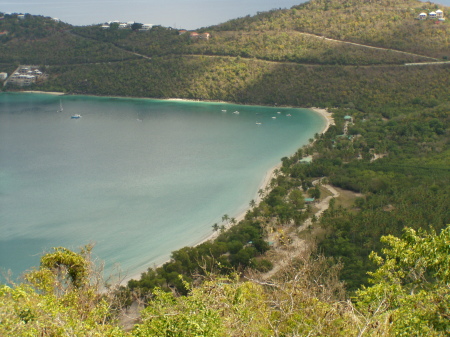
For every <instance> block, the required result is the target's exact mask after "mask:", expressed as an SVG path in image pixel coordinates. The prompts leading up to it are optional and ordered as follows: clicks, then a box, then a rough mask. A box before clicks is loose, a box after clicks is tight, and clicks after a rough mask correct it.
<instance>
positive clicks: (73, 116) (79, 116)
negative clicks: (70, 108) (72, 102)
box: [70, 114, 81, 119]
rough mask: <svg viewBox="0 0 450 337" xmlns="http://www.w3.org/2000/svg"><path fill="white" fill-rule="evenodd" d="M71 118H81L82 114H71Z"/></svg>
mask: <svg viewBox="0 0 450 337" xmlns="http://www.w3.org/2000/svg"><path fill="white" fill-rule="evenodd" d="M70 118H71V119H79V118H81V115H79V114H75V115H72V116H70Z"/></svg>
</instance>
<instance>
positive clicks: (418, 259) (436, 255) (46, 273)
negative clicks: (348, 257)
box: [0, 226, 450, 336]
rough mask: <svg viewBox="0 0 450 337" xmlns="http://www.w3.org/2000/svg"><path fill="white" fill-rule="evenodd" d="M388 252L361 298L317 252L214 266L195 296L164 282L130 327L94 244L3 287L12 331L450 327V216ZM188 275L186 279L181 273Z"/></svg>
mask: <svg viewBox="0 0 450 337" xmlns="http://www.w3.org/2000/svg"><path fill="white" fill-rule="evenodd" d="M383 242H385V243H386V244H387V245H388V246H387V248H385V249H383V256H380V255H378V254H376V253H373V254H372V255H371V258H372V259H374V260H375V262H376V263H377V264H378V265H379V267H378V269H377V270H376V271H375V272H373V273H371V274H370V276H371V283H373V285H372V286H368V287H363V288H361V289H360V290H359V291H358V292H357V293H356V297H355V303H352V302H350V301H347V300H346V295H345V290H344V286H343V283H341V282H340V281H339V280H338V274H339V270H340V268H341V266H340V265H339V264H335V263H334V262H333V261H332V260H330V259H327V258H325V257H323V256H317V255H316V254H315V253H313V252H306V253H305V254H303V255H302V256H301V257H300V258H298V259H297V260H296V261H295V262H294V264H293V265H291V266H289V267H288V268H286V269H285V270H283V271H281V272H280V273H278V274H277V277H276V278H275V279H273V280H271V281H263V280H261V279H260V278H259V276H258V275H257V274H253V275H252V276H248V277H247V280H240V279H239V277H238V276H237V275H234V276H230V277H217V276H216V275H211V274H210V275H208V276H206V277H205V278H204V279H203V282H202V283H201V284H200V285H199V286H196V287H191V286H190V285H188V284H187V283H186V284H185V286H186V288H187V289H188V293H187V296H174V295H173V294H172V293H167V292H163V291H161V290H160V289H154V290H153V295H152V297H151V298H150V299H149V301H148V303H147V306H146V308H145V309H144V310H143V311H142V314H141V322H140V323H138V324H136V325H135V327H134V329H133V330H132V331H130V332H128V333H126V332H124V331H123V330H122V329H121V328H120V327H119V325H118V324H117V321H115V320H114V319H113V318H114V315H113V312H114V311H113V310H112V307H113V298H112V297H111V296H109V295H108V294H109V293H108V292H106V293H103V294H100V293H99V292H98V291H99V288H98V287H97V285H93V284H91V283H90V282H89V280H92V278H93V277H94V276H95V275H93V274H92V271H93V270H92V268H91V265H90V262H89V259H88V256H87V255H86V253H87V252H88V251H86V250H83V251H82V252H81V253H80V254H76V253H74V252H71V251H69V250H67V249H64V248H56V249H55V251H54V252H53V253H50V254H47V255H44V256H43V258H42V260H41V267H40V268H39V270H35V271H32V272H30V273H28V274H27V275H26V279H27V283H23V284H17V285H14V286H13V287H8V286H2V287H1V288H0V304H1V307H0V319H1V324H0V333H1V335H2V336H294V335H302V336H304V335H308V336H349V335H351V336H352V335H354V336H356V335H358V336H363V335H367V336H371V335H377V336H378V335H382V336H445V335H446V334H447V332H448V331H449V329H450V320H449V312H450V301H449V297H450V272H449V271H450V226H447V228H445V229H444V230H442V231H441V233H440V234H436V233H435V232H434V231H430V232H429V233H427V232H425V231H423V230H421V231H418V232H416V231H414V230H413V229H409V228H407V229H405V231H404V234H403V236H402V237H401V238H398V237H394V236H386V237H383ZM181 282H184V281H183V280H181Z"/></svg>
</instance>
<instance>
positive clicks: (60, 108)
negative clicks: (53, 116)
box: [58, 100, 64, 112]
mask: <svg viewBox="0 0 450 337" xmlns="http://www.w3.org/2000/svg"><path fill="white" fill-rule="evenodd" d="M63 110H64V109H63V105H62V102H61V100H59V110H58V112H63Z"/></svg>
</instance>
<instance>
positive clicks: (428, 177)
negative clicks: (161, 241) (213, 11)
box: [0, 0, 450, 336]
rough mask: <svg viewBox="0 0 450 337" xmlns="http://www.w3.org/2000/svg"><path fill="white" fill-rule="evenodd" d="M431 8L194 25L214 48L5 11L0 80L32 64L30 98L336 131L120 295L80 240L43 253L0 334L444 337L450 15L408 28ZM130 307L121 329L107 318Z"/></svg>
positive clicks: (345, 10)
mask: <svg viewBox="0 0 450 337" xmlns="http://www.w3.org/2000/svg"><path fill="white" fill-rule="evenodd" d="M437 8H440V9H441V10H443V11H444V14H445V15H446V16H448V15H449V13H450V9H449V8H448V7H438V6H437V5H434V4H432V3H430V2H427V3H424V2H419V1H413V0H404V1H400V0H392V1H388V0H380V1H375V0H373V1H370V0H329V1H326V0H312V1H309V2H307V3H305V4H302V5H299V6H295V7H293V8H291V9H286V10H273V11H269V12H264V13H259V14H258V15H255V16H253V17H245V18H239V19H235V20H231V21H229V22H226V23H223V24H220V25H217V26H213V27H208V28H203V29H199V30H198V31H197V33H200V34H202V33H209V34H210V37H209V38H198V37H195V34H194V36H191V34H190V32H185V33H183V34H180V33H181V32H180V31H178V30H175V29H172V28H170V27H159V26H157V27H153V28H152V29H151V30H148V31H139V30H132V29H119V27H118V26H117V25H113V26H112V27H110V28H106V29H105V28H102V27H101V25H95V26H86V27H73V26H70V25H66V24H63V23H56V22H53V21H51V19H49V18H44V17H35V16H28V15H27V16H25V18H24V19H19V18H18V17H17V15H5V16H4V18H3V19H1V20H0V32H3V34H1V35H0V42H1V44H0V72H1V71H8V72H10V69H14V68H16V67H17V66H18V65H19V64H35V65H40V66H41V68H42V70H43V71H45V72H46V73H47V74H48V79H47V80H46V81H43V82H39V83H36V84H34V85H33V86H32V87H31V89H36V90H44V91H62V92H65V93H68V94H94V95H111V96H129V97H152V98H174V97H178V98H190V99H199V100H224V101H230V102H237V103H244V104H267V105H275V104H276V105H293V106H300V107H311V106H316V107H323V108H327V109H328V110H329V111H330V112H332V113H333V117H334V120H335V125H333V126H331V127H330V128H329V130H328V131H327V132H326V133H325V134H323V135H318V134H316V136H315V137H314V142H312V143H311V144H310V145H309V146H306V147H305V148H302V149H299V150H298V151H297V152H296V153H295V154H293V155H292V156H290V157H285V158H282V159H281V160H282V166H281V168H280V169H279V170H277V171H276V174H275V177H274V178H273V179H272V181H271V183H270V188H268V189H266V190H261V191H260V195H261V197H262V201H261V203H260V204H259V205H257V204H256V203H255V202H254V201H249V202H250V207H251V209H250V210H249V211H248V212H247V214H246V216H245V219H244V220H243V221H241V222H240V223H238V224H235V225H234V226H233V227H232V228H231V229H230V230H227V231H225V230H224V229H225V227H226V226H227V225H229V224H234V222H235V221H233V220H234V219H230V218H229V217H228V216H227V215H224V216H223V218H222V219H223V223H221V224H211V225H212V230H219V231H220V235H219V236H218V238H217V240H215V241H214V242H207V243H204V244H201V245H199V246H198V247H185V248H183V249H180V250H179V251H176V252H173V254H172V257H171V261H169V262H167V263H166V264H164V265H163V266H161V267H160V268H156V269H149V270H147V271H146V272H145V273H143V274H142V275H141V278H140V279H139V280H131V281H130V282H129V283H128V285H127V286H126V287H123V288H121V289H120V291H117V292H113V291H111V292H106V293H105V294H104V296H103V295H102V296H99V295H98V292H96V291H97V290H98V286H99V284H100V283H95V284H92V281H93V280H94V278H93V274H92V273H93V269H92V265H91V263H90V262H89V259H88V256H89V251H90V248H89V249H84V250H83V251H82V252H81V253H80V254H76V253H73V252H70V251H67V250H65V249H63V248H58V249H56V250H55V251H54V252H52V253H50V254H47V255H45V256H44V258H43V260H42V262H41V266H40V268H39V270H36V271H34V272H30V273H28V274H27V276H26V280H27V282H28V283H27V284H16V285H13V286H12V287H11V288H8V287H0V317H1V322H2V324H0V335H5V336H10V335H11V334H10V331H15V332H17V333H15V335H42V336H50V335H51V336H60V335H80V336H81V335H89V334H91V335H95V334H97V335H102V334H103V335H111V336H121V335H123V336H125V335H127V336H152V335H158V336H166V335H167V336H173V335H183V336H199V335H203V336H244V335H245V336H294V335H298V336H300V335H302V336H303V335H304V336H306V335H309V336H341V335H346V336H356V335H358V336H366V335H367V336H375V335H377V336H396V335H408V336H446V335H448V331H450V323H449V322H450V320H449V314H448V313H449V312H450V306H449V303H450V302H449V301H448V298H449V286H448V285H449V279H450V278H449V270H450V251H449V245H448V243H449V240H450V236H449V234H450V232H449V228H448V224H450V211H449V210H450V171H449V165H448V164H449V162H450V149H449V144H450V63H448V58H449V57H450V45H449V43H450V40H449V36H450V32H449V29H450V21H438V20H431V19H426V20H418V15H419V14H420V13H421V12H425V13H429V12H431V11H435V10H436V9H437ZM0 17H2V16H1V15H0ZM135 28H136V27H135ZM203 37H205V35H203ZM27 89H29V88H27ZM3 90H21V88H17V87H13V86H10V85H9V84H8V85H7V86H6V87H4V88H3ZM312 140H313V139H312ZM312 140H311V141H312ZM243 165H245V163H243ZM304 197H309V198H315V200H314V202H313V203H312V204H305V199H304ZM322 204H326V205H327V207H328V206H329V207H328V209H326V210H325V211H324V212H323V213H321V212H319V210H320V209H321V206H320V205H322ZM322 210H323V209H322ZM382 237H384V238H383V239H382ZM269 242H270V243H271V245H269ZM286 254H287V255H286ZM289 254H290V255H289ZM286 256H290V257H291V259H288V258H286ZM283 261H284V262H283ZM286 261H288V262H289V263H287V262H286ZM272 267H274V269H272ZM367 272H371V273H370V274H367ZM108 287H111V285H110V284H109V285H108ZM166 292H167V293H166ZM169 293H172V294H169ZM173 294H174V295H173ZM180 294H183V295H190V296H179V295H180ZM136 299H138V300H140V301H143V302H144V303H145V305H146V307H147V308H146V309H145V310H144V311H143V314H142V316H141V319H142V321H141V323H140V324H138V325H136V326H135V328H134V330H133V331H131V332H130V333H126V332H124V331H123V329H121V328H120V327H119V326H118V325H117V324H116V322H115V320H114V319H115V318H117V314H118V313H120V312H121V309H122V308H123V307H126V306H127V305H129V304H130V303H131V302H132V301H133V300H136ZM69 328H70V330H67V329H69ZM2 329H3V330H2ZM67 331H69V332H67ZM66 332H67V333H66Z"/></svg>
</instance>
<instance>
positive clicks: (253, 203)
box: [249, 190, 261, 208]
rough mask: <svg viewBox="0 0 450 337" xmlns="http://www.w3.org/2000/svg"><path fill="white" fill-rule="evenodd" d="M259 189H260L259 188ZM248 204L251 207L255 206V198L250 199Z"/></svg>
mask: <svg viewBox="0 0 450 337" xmlns="http://www.w3.org/2000/svg"><path fill="white" fill-rule="evenodd" d="M260 191H261V190H260ZM249 206H250V207H251V208H253V207H255V206H256V202H255V199H252V200H250V204H249Z"/></svg>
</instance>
